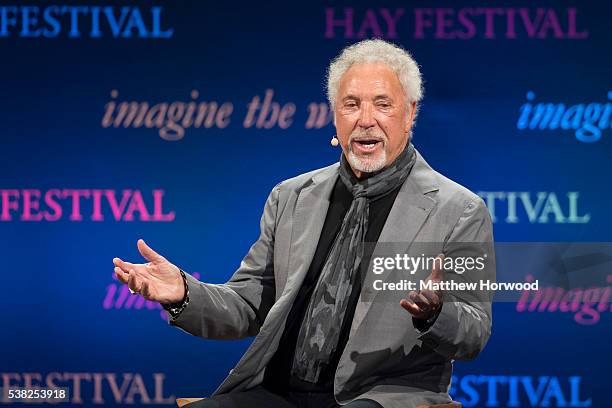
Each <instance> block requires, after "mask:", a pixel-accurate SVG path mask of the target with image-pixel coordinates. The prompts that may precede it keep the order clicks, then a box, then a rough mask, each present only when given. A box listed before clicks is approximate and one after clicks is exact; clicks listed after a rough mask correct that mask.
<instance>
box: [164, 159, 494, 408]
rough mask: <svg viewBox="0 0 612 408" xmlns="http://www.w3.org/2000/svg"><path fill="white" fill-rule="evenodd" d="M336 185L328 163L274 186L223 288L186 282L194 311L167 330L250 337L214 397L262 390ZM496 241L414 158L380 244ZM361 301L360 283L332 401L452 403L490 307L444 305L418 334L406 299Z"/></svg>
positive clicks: (465, 193) (453, 188)
mask: <svg viewBox="0 0 612 408" xmlns="http://www.w3.org/2000/svg"><path fill="white" fill-rule="evenodd" d="M337 177H338V164H334V165H331V166H328V167H325V168H322V169H318V170H315V171H312V172H310V173H306V174H302V175H300V176H297V177H295V178H292V179H289V180H285V181H283V182H281V183H280V184H278V185H276V186H275V187H274V189H273V190H272V192H271V193H270V195H269V197H268V199H267V201H266V204H265V208H264V211H263V215H262V218H261V223H260V228H261V234H260V236H259V239H258V240H257V241H256V242H255V243H254V244H253V246H252V247H251V249H250V250H249V252H248V254H247V255H246V256H245V258H244V259H243V260H242V262H241V264H240V267H239V268H238V270H237V271H236V272H235V273H234V275H233V276H232V277H231V278H230V280H229V281H228V282H227V283H225V284H221V285H216V284H207V283H202V282H200V281H198V280H196V279H195V278H193V277H192V276H190V275H187V280H188V287H189V297H190V303H189V305H188V306H187V308H186V309H185V310H184V311H183V312H182V313H181V314H180V315H179V316H178V318H176V319H171V318H170V319H169V323H170V324H171V325H175V326H178V327H180V328H181V329H183V330H185V331H187V332H189V333H191V334H193V335H196V336H201V337H204V338H209V339H237V338H244V337H248V336H256V337H255V339H254V341H253V342H252V344H251V346H250V347H249V348H248V350H247V351H246V353H245V354H244V355H243V357H242V358H241V359H240V361H239V362H238V364H237V365H236V367H235V368H234V369H233V370H231V371H230V374H229V376H228V377H227V378H226V379H225V380H224V381H223V383H222V384H221V385H220V386H219V388H218V389H217V390H216V391H215V394H221V393H228V392H239V391H243V390H246V389H249V388H252V387H255V386H257V385H259V384H261V382H262V379H263V375H264V371H265V368H266V365H267V363H268V362H269V361H270V358H271V357H272V356H273V354H274V353H275V351H276V350H277V348H278V343H279V341H280V338H281V335H282V332H283V329H284V326H285V321H286V319H287V315H288V313H289V311H290V309H291V306H292V304H293V301H294V299H295V296H296V295H297V293H298V289H299V287H300V285H301V284H302V281H303V279H304V276H305V275H306V272H307V271H308V268H309V266H310V263H311V261H312V257H313V256H314V252H315V249H316V246H317V243H318V239H319V236H320V233H321V229H322V227H323V223H324V221H325V216H326V213H327V208H328V206H329V199H330V195H331V192H332V189H333V186H334V184H335V182H336V179H337ZM492 241H493V236H492V224H491V219H490V216H489V212H488V211H487V209H486V207H485V205H484V203H483V201H482V200H481V199H480V198H479V197H478V196H477V195H475V194H473V193H472V192H470V191H469V190H467V189H466V188H464V187H462V186H460V185H458V184H456V183H455V182H453V181H451V180H449V179H447V178H446V177H444V176H442V175H441V174H439V173H437V172H436V171H434V170H433V169H432V168H431V167H430V166H429V165H428V164H427V162H425V160H424V159H423V157H422V156H421V155H420V154H419V153H418V152H417V160H416V163H415V165H414V167H413V169H412V172H411V174H410V176H409V177H408V179H407V180H406V182H405V183H404V184H403V185H402V187H401V189H400V192H399V194H398V195H397V198H396V200H395V202H394V204H393V207H392V209H391V212H390V213H389V216H388V218H387V221H386V223H385V225H384V228H383V230H382V232H381V234H380V237H379V243H382V242H393V243H403V244H404V248H405V250H406V251H407V253H410V252H411V248H412V247H413V246H414V244H415V243H418V242H428V243H434V244H433V246H434V247H436V246H437V248H432V249H431V250H432V254H433V255H435V254H436V253H440V252H446V251H447V247H448V246H449V245H451V244H452V243H454V242H488V243H492ZM417 255H418V254H417ZM491 255H493V254H491ZM415 256H416V255H415ZM493 256H494V255H493ZM382 279H384V275H383V276H382ZM365 292H367V289H366V285H365V284H364V290H362V293H361V296H360V299H359V302H358V304H357V307H356V310H355V315H354V318H353V322H352V326H351V331H350V335H349V340H348V342H347V344H346V347H345V350H344V352H343V354H342V358H341V359H340V362H339V365H338V369H337V371H336V375H335V379H334V393H335V396H336V399H337V401H338V402H339V403H341V404H344V403H348V402H349V401H351V400H353V399H356V398H370V399H373V400H375V401H377V402H379V403H380V404H381V405H382V406H383V407H385V408H399V407H414V406H416V405H418V404H422V403H443V402H448V401H449V400H450V398H449V396H448V393H447V391H448V388H449V386H450V378H451V373H452V360H454V359H472V358H474V357H475V356H476V355H477V354H478V353H479V352H480V351H481V350H482V348H483V347H484V346H485V344H486V342H487V340H488V338H489V335H490V334H491V304H490V302H476V301H448V300H445V302H444V304H443V307H442V310H441V312H440V315H439V316H438V318H437V320H436V321H435V323H434V324H433V325H432V326H431V327H430V328H429V329H427V330H426V331H424V332H420V331H419V330H417V329H415V328H414V326H413V321H412V318H411V315H410V314H409V313H408V312H407V311H405V310H404V309H403V308H402V307H401V306H400V305H399V300H400V299H401V298H404V297H406V292H399V291H398V292H397V294H396V295H393V294H391V295H389V294H388V293H387V294H386V296H387V297H388V296H391V297H392V299H391V300H392V301H389V299H385V301H376V295H374V296H372V295H371V293H370V294H369V295H368V294H366V293H365ZM393 296H396V298H393Z"/></svg>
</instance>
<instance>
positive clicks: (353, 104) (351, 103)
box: [344, 102, 357, 108]
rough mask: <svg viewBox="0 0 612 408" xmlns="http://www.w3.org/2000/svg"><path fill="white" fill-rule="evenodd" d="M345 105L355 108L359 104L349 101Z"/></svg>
mask: <svg viewBox="0 0 612 408" xmlns="http://www.w3.org/2000/svg"><path fill="white" fill-rule="evenodd" d="M344 106H346V107H347V108H354V107H355V106H357V104H356V103H355V102H347V103H345V104H344Z"/></svg>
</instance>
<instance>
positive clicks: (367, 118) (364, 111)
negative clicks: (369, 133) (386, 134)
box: [357, 103, 376, 129]
mask: <svg viewBox="0 0 612 408" xmlns="http://www.w3.org/2000/svg"><path fill="white" fill-rule="evenodd" d="M357 124H358V125H359V126H360V127H362V128H366V129H367V128H369V127H372V126H374V125H376V121H375V120H374V109H373V106H372V104H370V103H362V104H361V115H359V122H358V123H357Z"/></svg>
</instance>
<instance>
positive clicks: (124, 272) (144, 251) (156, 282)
mask: <svg viewBox="0 0 612 408" xmlns="http://www.w3.org/2000/svg"><path fill="white" fill-rule="evenodd" d="M137 246H138V251H139V252H140V254H141V255H142V256H143V258H145V259H146V260H147V261H149V262H147V263H145V264H134V263H131V262H126V261H122V260H121V259H119V258H113V264H115V274H116V275H117V278H119V280H120V281H121V282H123V283H125V284H127V285H128V286H129V287H130V289H131V290H132V291H133V292H139V293H140V294H141V295H142V296H143V297H144V298H145V299H147V300H154V301H157V302H160V303H176V302H180V301H181V300H183V297H184V295H185V285H184V283H183V278H182V277H181V273H180V270H179V268H178V267H177V266H176V265H173V264H172V263H170V262H169V261H168V260H167V259H166V258H164V257H163V256H161V255H160V254H158V253H157V252H155V251H154V250H153V249H152V248H151V247H149V246H148V245H147V244H146V243H145V242H144V241H143V240H142V239H139V240H138V242H137Z"/></svg>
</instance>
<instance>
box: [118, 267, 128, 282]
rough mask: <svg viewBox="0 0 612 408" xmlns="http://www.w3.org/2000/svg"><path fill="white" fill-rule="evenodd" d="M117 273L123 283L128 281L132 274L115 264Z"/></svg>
mask: <svg viewBox="0 0 612 408" xmlns="http://www.w3.org/2000/svg"><path fill="white" fill-rule="evenodd" d="M115 275H117V279H119V281H120V282H121V283H128V279H129V278H130V274H129V273H127V272H125V271H124V270H123V269H121V268H119V267H118V266H115Z"/></svg>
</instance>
